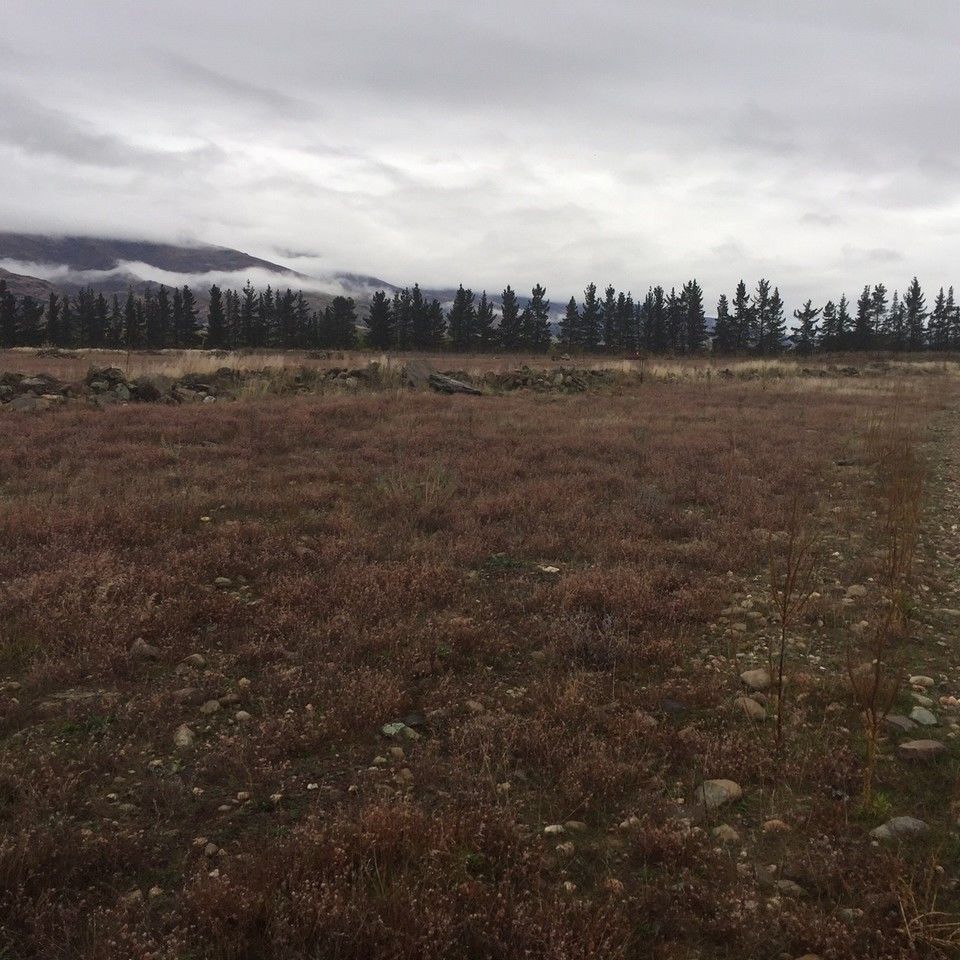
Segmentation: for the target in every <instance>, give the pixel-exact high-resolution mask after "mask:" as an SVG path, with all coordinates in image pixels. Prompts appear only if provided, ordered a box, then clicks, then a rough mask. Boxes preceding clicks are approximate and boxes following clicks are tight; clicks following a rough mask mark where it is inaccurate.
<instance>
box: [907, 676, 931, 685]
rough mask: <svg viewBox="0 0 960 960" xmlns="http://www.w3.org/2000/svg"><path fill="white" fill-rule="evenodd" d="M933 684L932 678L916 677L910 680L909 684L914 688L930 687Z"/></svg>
mask: <svg viewBox="0 0 960 960" xmlns="http://www.w3.org/2000/svg"><path fill="white" fill-rule="evenodd" d="M935 683H936V681H935V680H934V679H933V677H923V676H917V677H911V678H910V684H911V686H914V687H932V686H933V685H934V684H935Z"/></svg>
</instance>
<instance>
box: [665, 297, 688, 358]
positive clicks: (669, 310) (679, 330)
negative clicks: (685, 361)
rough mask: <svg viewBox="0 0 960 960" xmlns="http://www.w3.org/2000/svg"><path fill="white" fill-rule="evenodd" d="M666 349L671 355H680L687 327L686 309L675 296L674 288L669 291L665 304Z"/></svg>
mask: <svg viewBox="0 0 960 960" xmlns="http://www.w3.org/2000/svg"><path fill="white" fill-rule="evenodd" d="M666 316H667V348H668V349H669V350H670V352H671V353H682V352H683V347H684V332H685V330H686V326H687V316H686V307H685V306H684V304H683V301H682V300H681V299H680V297H679V296H678V295H677V290H676V287H672V288H671V289H670V295H669V296H668V297H667V304H666Z"/></svg>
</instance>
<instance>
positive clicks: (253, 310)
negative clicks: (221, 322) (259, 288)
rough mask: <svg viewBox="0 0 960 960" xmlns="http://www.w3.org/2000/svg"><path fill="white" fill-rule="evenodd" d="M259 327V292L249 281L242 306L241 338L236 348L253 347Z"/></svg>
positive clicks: (244, 290) (245, 286)
mask: <svg viewBox="0 0 960 960" xmlns="http://www.w3.org/2000/svg"><path fill="white" fill-rule="evenodd" d="M256 326H257V292H256V290H254V288H253V284H252V283H251V282H250V281H249V280H248V281H247V282H246V284H245V285H244V288H243V301H242V302H241V304H240V337H239V339H238V340H237V341H236V342H235V344H234V346H238V347H252V346H254V338H255V336H256V334H255V329H256Z"/></svg>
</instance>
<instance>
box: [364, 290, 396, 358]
mask: <svg viewBox="0 0 960 960" xmlns="http://www.w3.org/2000/svg"><path fill="white" fill-rule="evenodd" d="M393 338H394V327H393V309H392V308H391V306H390V300H389V299H388V298H387V295H386V293H384V291H383V290H378V291H377V292H376V293H375V294H374V295H373V299H372V300H371V301H370V309H369V310H368V311H367V344H368V346H371V347H373V348H374V349H375V350H389V349H390V347H392V346H393V342H394V341H393Z"/></svg>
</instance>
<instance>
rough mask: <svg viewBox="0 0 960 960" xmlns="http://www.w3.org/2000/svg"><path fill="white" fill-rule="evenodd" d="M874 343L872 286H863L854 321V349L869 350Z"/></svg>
mask: <svg viewBox="0 0 960 960" xmlns="http://www.w3.org/2000/svg"><path fill="white" fill-rule="evenodd" d="M872 344H873V296H872V294H871V292H870V286H869V285H867V286H865V287H864V288H863V293H861V294H860V299H859V300H857V316H856V319H855V320H854V322H853V336H852V338H851V345H852V347H853V349H854V350H869V349H870V347H871V345H872Z"/></svg>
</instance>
